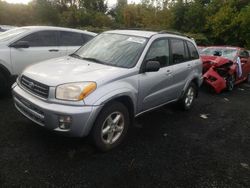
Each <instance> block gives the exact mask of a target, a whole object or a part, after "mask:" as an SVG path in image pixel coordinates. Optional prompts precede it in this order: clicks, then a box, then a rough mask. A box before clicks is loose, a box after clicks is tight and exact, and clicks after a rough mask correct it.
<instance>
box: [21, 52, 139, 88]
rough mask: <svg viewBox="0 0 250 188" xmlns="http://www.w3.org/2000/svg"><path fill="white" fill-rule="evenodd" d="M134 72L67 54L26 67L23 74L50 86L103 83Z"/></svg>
mask: <svg viewBox="0 0 250 188" xmlns="http://www.w3.org/2000/svg"><path fill="white" fill-rule="evenodd" d="M133 73H134V71H131V69H126V68H120V67H113V66H108V65H103V64H98V63H93V62H90V61H86V60H81V59H76V58H73V57H69V56H66V57H61V58H56V59H50V60H47V61H43V62H40V63H38V64H35V65H32V66H30V67H28V68H26V69H25V70H24V72H23V73H22V75H25V76H27V77H29V78H31V79H33V80H36V81H38V82H40V83H43V84H46V85H48V86H58V85H60V84H64V83H70V82H81V81H94V82H96V83H97V84H103V83H105V82H108V81H110V80H116V79H120V78H121V77H124V76H127V75H128V74H133Z"/></svg>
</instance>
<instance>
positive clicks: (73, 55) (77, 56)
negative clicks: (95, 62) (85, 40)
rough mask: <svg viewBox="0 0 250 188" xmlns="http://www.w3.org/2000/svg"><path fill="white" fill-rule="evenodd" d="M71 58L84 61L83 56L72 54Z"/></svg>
mask: <svg viewBox="0 0 250 188" xmlns="http://www.w3.org/2000/svg"><path fill="white" fill-rule="evenodd" d="M69 56H71V57H75V58H78V59H82V57H81V56H79V55H78V54H70V55H69Z"/></svg>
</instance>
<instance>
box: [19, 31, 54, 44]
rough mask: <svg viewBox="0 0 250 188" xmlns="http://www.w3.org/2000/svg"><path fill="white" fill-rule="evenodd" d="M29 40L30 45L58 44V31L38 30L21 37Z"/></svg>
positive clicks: (23, 39)
mask: <svg viewBox="0 0 250 188" xmlns="http://www.w3.org/2000/svg"><path fill="white" fill-rule="evenodd" d="M20 41H27V42H28V43H29V46H30V47H43V46H58V44H57V32H56V31H38V32H35V33H32V34H29V35H28V36H26V37H24V38H22V39H20Z"/></svg>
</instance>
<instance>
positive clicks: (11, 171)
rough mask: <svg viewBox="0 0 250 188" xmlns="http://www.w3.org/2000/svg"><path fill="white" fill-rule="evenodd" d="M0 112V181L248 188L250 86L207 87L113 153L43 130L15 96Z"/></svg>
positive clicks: (141, 126) (144, 123) (154, 116)
mask: <svg viewBox="0 0 250 188" xmlns="http://www.w3.org/2000/svg"><path fill="white" fill-rule="evenodd" d="M200 114H208V119H203V118H201V117H200ZM0 116H1V121H0V127H1V128H0V186H1V187H10V186H22V187H26V186H29V187H30V186H32V187H37V186H40V187H62V186H64V187H76V186H77V187H80V186H81V187H150V188H151V187H199V188H202V187H233V188H236V187H250V85H248V84H243V85H240V86H239V87H238V88H235V90H234V91H233V92H231V93H228V92H224V93H222V94H220V95H214V94H209V93H207V92H205V91H202V92H201V93H200V96H199V99H198V100H197V101H196V104H195V106H194V108H193V109H192V110H191V111H190V112H182V111H179V110H177V109H176V108H174V107H171V106H168V107H164V108H162V109H159V110H157V111H154V112H151V113H148V114H146V115H144V116H142V117H140V118H139V119H137V121H136V122H137V127H134V128H132V129H130V133H129V136H128V138H127V140H126V141H125V143H124V144H123V145H122V146H121V147H119V148H118V149H116V150H114V151H111V152H109V153H98V152H97V151H96V150H95V148H93V147H92V146H91V145H89V144H88V142H87V141H86V139H73V138H65V137H62V136H58V135H56V134H54V133H52V132H48V131H46V130H43V129H41V128H39V126H36V125H35V124H34V123H32V122H31V121H29V120H27V119H26V118H24V117H23V116H22V115H20V114H19V113H18V112H17V111H16V110H15V108H14V106H13V103H12V99H11V98H8V97H7V98H4V99H1V100H0Z"/></svg>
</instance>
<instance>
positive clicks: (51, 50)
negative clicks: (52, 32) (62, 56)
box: [49, 49, 59, 52]
mask: <svg viewBox="0 0 250 188" xmlns="http://www.w3.org/2000/svg"><path fill="white" fill-rule="evenodd" d="M58 51H59V50H57V49H50V50H49V52H58Z"/></svg>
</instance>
